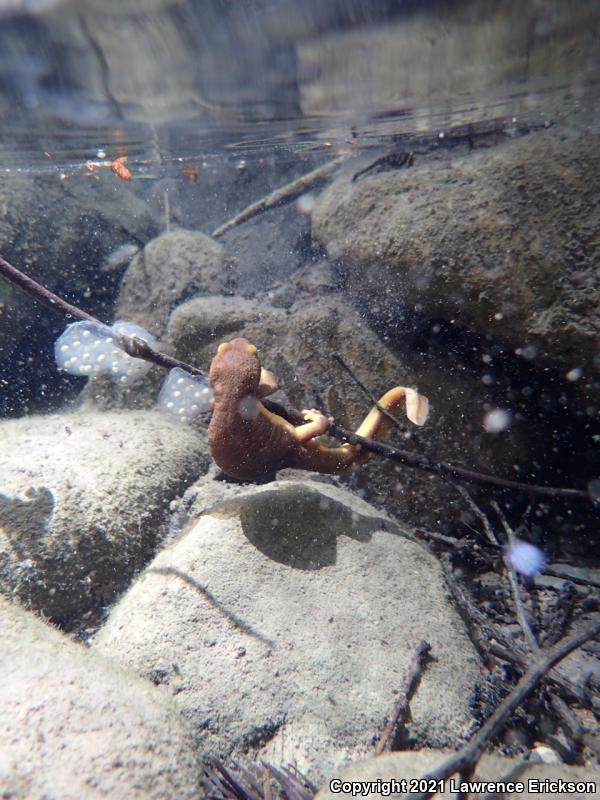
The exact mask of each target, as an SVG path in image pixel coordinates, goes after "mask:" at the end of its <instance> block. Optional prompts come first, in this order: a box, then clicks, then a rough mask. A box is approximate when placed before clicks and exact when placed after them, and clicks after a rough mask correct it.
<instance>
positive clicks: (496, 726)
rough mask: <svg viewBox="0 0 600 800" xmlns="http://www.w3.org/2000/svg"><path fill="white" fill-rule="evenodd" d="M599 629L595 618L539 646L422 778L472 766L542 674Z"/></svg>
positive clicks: (411, 797) (422, 799) (415, 799)
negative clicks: (475, 724) (477, 722)
mask: <svg viewBox="0 0 600 800" xmlns="http://www.w3.org/2000/svg"><path fill="white" fill-rule="evenodd" d="M599 633H600V621H596V622H595V623H593V624H591V625H587V626H585V627H583V628H581V629H580V630H579V631H578V632H577V633H575V634H574V635H573V636H572V637H570V638H569V639H566V640H563V641H561V642H559V643H558V644H556V645H555V646H554V647H552V648H550V649H548V650H541V651H540V652H539V654H538V655H537V656H536V658H535V660H534V661H533V663H532V665H531V667H530V668H529V669H528V671H527V672H526V673H525V675H524V676H523V677H522V678H521V680H520V681H519V683H517V685H516V686H515V687H514V688H513V689H512V691H511V692H510V693H509V694H508V695H507V696H506V697H505V698H504V700H503V701H502V703H500V705H499V706H498V708H497V709H496V710H495V711H494V713H493V714H492V715H491V717H490V718H489V719H488V720H487V721H486V722H485V723H484V725H483V726H482V727H481V729H480V730H479V731H478V732H477V733H476V734H475V736H473V737H472V738H471V739H470V741H469V742H467V744H466V745H465V746H464V747H462V748H461V749H460V750H459V751H458V752H457V753H453V754H452V755H451V756H450V758H448V759H446V760H445V761H443V762H442V763H441V764H440V765H439V766H438V767H436V768H435V769H433V770H431V772H428V773H427V774H426V775H423V777H422V780H427V781H439V780H447V779H448V778H450V777H451V776H452V775H454V774H456V773H457V772H458V773H461V774H464V773H467V772H470V771H471V770H473V769H474V768H475V766H476V765H477V763H478V761H479V759H480V758H481V755H482V753H483V751H484V750H485V748H486V747H487V745H488V743H489V742H490V741H491V739H493V738H494V736H496V734H497V733H498V732H499V730H500V728H501V727H502V726H503V725H504V723H505V722H506V720H507V719H508V718H509V717H510V715H511V714H512V713H513V711H514V710H515V709H516V708H517V707H518V706H519V705H521V703H522V702H523V701H524V700H525V698H526V697H528V695H529V694H531V692H532V691H533V690H534V689H535V687H536V686H537V684H538V683H539V682H540V681H541V680H542V678H543V677H544V676H545V675H546V674H547V673H548V672H549V671H550V670H551V669H552V668H553V667H555V666H556V665H557V664H558V663H559V662H560V661H562V660H563V658H566V656H568V655H569V653H572V652H573V650H576V649H577V648H578V647H581V645H582V644H585V642H587V641H589V640H590V639H592V638H593V637H594V636H597V635H598V634H599ZM431 794H432V793H431V792H418V793H416V792H412V793H410V794H408V795H407V796H406V800H427V798H429V797H431Z"/></svg>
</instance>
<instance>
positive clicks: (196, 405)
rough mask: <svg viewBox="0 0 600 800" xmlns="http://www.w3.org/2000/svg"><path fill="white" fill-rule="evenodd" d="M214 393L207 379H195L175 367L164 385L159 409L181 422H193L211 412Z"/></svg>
mask: <svg viewBox="0 0 600 800" xmlns="http://www.w3.org/2000/svg"><path fill="white" fill-rule="evenodd" d="M212 400H213V393H212V390H211V388H210V385H209V383H208V380H207V379H206V378H200V377H194V376H193V375H190V373H189V372H186V371H185V370H183V369H181V368H180V367H175V368H174V369H172V370H171V371H170V372H169V374H168V375H167V378H166V380H165V382H164V383H163V385H162V389H161V390H160V394H159V395H158V407H159V409H160V410H161V411H164V412H166V413H167V414H172V415H173V416H174V417H177V419H179V420H180V421H181V422H191V421H192V420H194V419H196V418H197V417H198V416H199V415H200V414H202V413H204V412H206V411H210V409H211V407H212Z"/></svg>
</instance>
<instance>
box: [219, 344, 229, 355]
mask: <svg viewBox="0 0 600 800" xmlns="http://www.w3.org/2000/svg"><path fill="white" fill-rule="evenodd" d="M230 347H231V342H222V343H221V344H220V345H219V346H218V347H217V353H224V352H225V350H229V348H230Z"/></svg>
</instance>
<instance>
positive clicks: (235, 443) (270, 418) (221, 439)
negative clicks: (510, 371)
mask: <svg viewBox="0 0 600 800" xmlns="http://www.w3.org/2000/svg"><path fill="white" fill-rule="evenodd" d="M209 378H210V381H211V383H212V387H213V391H214V407H213V413H212V418H211V421H210V425H209V428H208V441H209V445H210V449H211V453H212V456H213V458H214V460H215V461H216V463H217V464H218V465H219V467H221V469H222V470H223V472H225V473H226V474H227V475H230V476H232V477H234V478H239V479H242V480H254V479H256V478H260V477H264V476H265V475H269V474H271V473H273V472H276V471H277V470H279V469H283V468H284V467H295V468H296V469H308V470H313V471H315V472H326V473H336V472H343V471H344V470H346V469H348V468H349V467H351V466H352V465H353V464H362V463H364V462H365V461H367V460H368V459H369V458H370V455H371V454H370V453H369V451H367V450H364V449H362V450H361V448H359V447H356V446H354V445H351V444H343V445H341V446H340V447H326V446H325V445H323V444H321V443H320V442H318V441H317V439H316V437H318V436H321V435H322V434H324V433H326V432H327V430H328V429H329V428H330V426H331V424H332V420H331V418H329V417H327V416H325V414H323V413H321V412H320V411H317V410H315V409H308V410H304V411H303V412H302V413H303V415H304V418H305V422H304V423H303V424H301V425H293V424H292V423H291V422H288V420H286V419H284V417H282V416H279V415H278V414H275V413H273V412H272V411H270V410H268V409H267V408H265V406H264V405H263V403H262V402H261V398H263V397H266V396H268V395H269V394H272V393H273V392H274V391H276V390H277V388H278V386H277V380H276V378H275V376H274V375H273V374H272V373H271V372H269V371H268V370H266V369H264V368H263V367H261V364H260V360H259V357H258V352H257V349H256V347H255V346H254V345H253V344H250V342H248V341H246V339H233V340H232V341H231V342H224V343H223V344H220V345H219V347H218V350H217V354H216V356H215V357H214V359H213V361H212V364H211V366H210V372H209ZM379 403H380V405H381V406H382V407H383V408H385V409H386V410H388V411H390V412H391V413H394V412H396V411H397V410H398V409H399V408H400V407H401V406H402V405H404V404H405V406H406V415H407V417H408V418H409V419H410V420H411V421H412V422H414V423H415V424H416V425H423V424H424V422H425V420H426V419H427V414H428V410H429V403H428V400H427V398H426V397H423V396H422V395H420V394H418V392H416V391H415V390H414V389H409V388H407V387H405V386H396V387H395V388H394V389H390V391H389V392H386V393H385V394H384V395H383V397H382V398H381V400H380V401H379ZM390 425H391V422H390V420H389V419H388V418H387V417H385V416H384V415H383V414H382V413H381V411H380V410H379V409H378V408H377V407H376V406H374V407H373V408H372V409H371V410H370V411H369V413H368V414H367V416H366V417H365V419H364V421H363V422H362V423H361V425H360V426H359V427H358V429H357V430H356V433H357V434H359V435H360V436H366V437H369V438H371V439H377V440H381V439H383V438H384V436H385V434H386V432H387V431H388V430H389V428H390Z"/></svg>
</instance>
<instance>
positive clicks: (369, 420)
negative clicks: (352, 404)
mask: <svg viewBox="0 0 600 800" xmlns="http://www.w3.org/2000/svg"><path fill="white" fill-rule="evenodd" d="M404 404H406V416H407V417H408V419H409V420H410V421H411V422H414V424H415V425H424V424H425V422H426V420H427V416H428V414H429V400H428V399H427V398H426V397H424V396H423V395H422V394H419V393H418V392H416V391H415V390H414V389H409V388H408V387H406V386H396V387H394V388H393V389H390V390H389V392H386V393H385V394H384V395H383V397H382V398H381V399H380V400H379V406H380V407H381V408H383V409H385V410H386V411H389V413H390V414H392V415H394V416H396V414H397V413H398V412H399V411H401V408H402V406H403V405H404ZM393 424H394V423H393V422H392V420H390V419H389V418H388V417H386V416H385V414H383V412H382V411H380V409H379V408H378V407H377V406H373V408H372V409H371V410H370V411H369V413H368V414H367V416H366V417H365V418H364V420H363V421H362V423H361V424H360V425H359V427H358V428H357V429H356V433H357V434H358V436H365V437H367V438H369V439H375V440H376V441H379V442H380V441H382V440H383V439H384V438H385V436H386V434H387V432H388V431H389V429H390V428H391V426H392V425H393ZM371 455H372V453H371V452H369V450H365V449H363V448H361V447H357V446H356V445H353V444H343V445H341V447H324V446H323V445H321V444H319V443H318V442H317V441H316V440H314V439H313V440H312V441H310V442H308V443H307V445H306V447H304V448H302V451H301V455H299V457H298V458H297V464H296V466H298V467H300V468H301V469H312V470H316V471H317V472H329V473H336V472H344V470H347V469H349V468H350V467H351V466H352V465H353V464H364V463H365V461H368V460H369V458H371Z"/></svg>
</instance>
